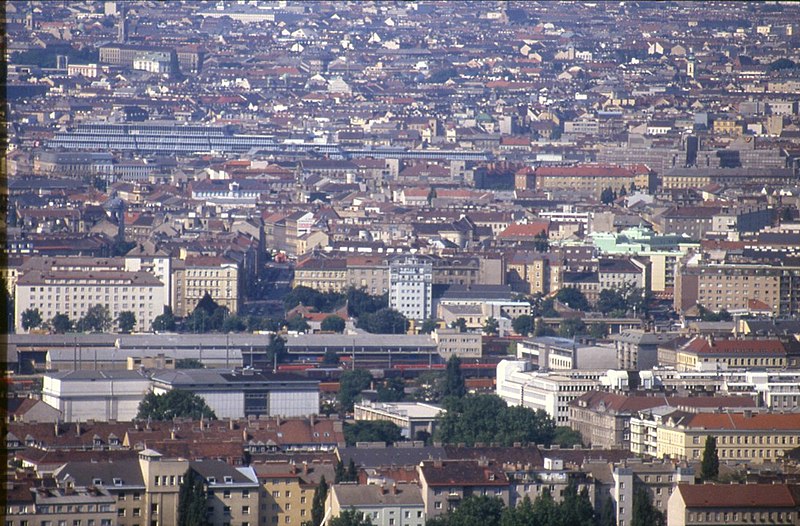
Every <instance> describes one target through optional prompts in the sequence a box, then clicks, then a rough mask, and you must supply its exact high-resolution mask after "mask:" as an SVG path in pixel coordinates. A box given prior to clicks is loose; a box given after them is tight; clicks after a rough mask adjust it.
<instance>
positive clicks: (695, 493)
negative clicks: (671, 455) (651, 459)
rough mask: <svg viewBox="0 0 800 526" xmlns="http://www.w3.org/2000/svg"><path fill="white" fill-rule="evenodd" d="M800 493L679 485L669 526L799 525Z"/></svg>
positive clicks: (768, 487) (784, 487) (788, 488)
mask: <svg viewBox="0 0 800 526" xmlns="http://www.w3.org/2000/svg"><path fill="white" fill-rule="evenodd" d="M799 508H800V491H798V487H797V486H796V485H794V486H792V485H788V484H697V485H694V484H678V485H677V487H676V489H675V491H673V492H672V495H671V496H670V498H669V505H668V507H667V526H693V525H695V524H704V525H707V524H730V525H735V526H738V525H750V524H787V525H795V526H796V525H798V524H800V512H798V509H799Z"/></svg>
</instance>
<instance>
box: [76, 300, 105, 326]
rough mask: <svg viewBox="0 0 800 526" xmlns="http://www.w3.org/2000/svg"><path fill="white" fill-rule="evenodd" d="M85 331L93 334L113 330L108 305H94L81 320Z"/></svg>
mask: <svg viewBox="0 0 800 526" xmlns="http://www.w3.org/2000/svg"><path fill="white" fill-rule="evenodd" d="M80 326H81V328H82V329H83V330H85V331H86V330H88V331H92V332H106V331H108V330H109V329H110V328H111V312H109V310H108V306H107V305H100V304H99V303H98V304H97V305H93V306H91V307H89V309H88V310H87V311H86V314H85V315H84V316H83V318H82V319H81V320H80Z"/></svg>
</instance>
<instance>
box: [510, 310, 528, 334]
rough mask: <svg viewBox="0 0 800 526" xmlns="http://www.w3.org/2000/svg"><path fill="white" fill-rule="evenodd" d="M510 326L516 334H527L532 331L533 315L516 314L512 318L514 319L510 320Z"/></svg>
mask: <svg viewBox="0 0 800 526" xmlns="http://www.w3.org/2000/svg"><path fill="white" fill-rule="evenodd" d="M511 327H512V328H513V329H514V332H516V333H517V334H520V335H522V336H527V335H529V334H530V333H532V332H533V317H531V316H529V315H527V314H523V315H521V316H517V317H516V318H514V321H512V322H511Z"/></svg>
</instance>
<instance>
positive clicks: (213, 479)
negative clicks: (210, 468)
mask: <svg viewBox="0 0 800 526" xmlns="http://www.w3.org/2000/svg"><path fill="white" fill-rule="evenodd" d="M208 483H209V484H216V483H217V479H216V477H208Z"/></svg>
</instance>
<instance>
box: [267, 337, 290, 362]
mask: <svg viewBox="0 0 800 526" xmlns="http://www.w3.org/2000/svg"><path fill="white" fill-rule="evenodd" d="M287 354H288V353H287V351H286V340H285V339H283V338H282V337H281V336H278V335H277V334H273V335H272V337H271V338H270V340H269V345H267V361H268V362H270V363H283V361H284V360H285V359H286V355H287Z"/></svg>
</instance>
